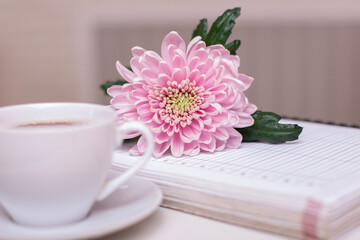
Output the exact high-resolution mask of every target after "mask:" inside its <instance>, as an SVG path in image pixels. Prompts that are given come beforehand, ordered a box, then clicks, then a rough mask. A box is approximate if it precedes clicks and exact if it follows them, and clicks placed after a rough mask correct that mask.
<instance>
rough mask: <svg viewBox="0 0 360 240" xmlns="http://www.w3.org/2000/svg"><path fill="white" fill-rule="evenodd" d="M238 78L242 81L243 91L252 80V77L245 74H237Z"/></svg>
mask: <svg viewBox="0 0 360 240" xmlns="http://www.w3.org/2000/svg"><path fill="white" fill-rule="evenodd" d="M238 78H239V80H240V81H242V82H243V83H244V87H245V88H244V91H245V90H246V89H248V88H249V87H250V85H251V84H252V82H253V81H254V78H252V77H249V76H246V75H245V74H239V77H238Z"/></svg>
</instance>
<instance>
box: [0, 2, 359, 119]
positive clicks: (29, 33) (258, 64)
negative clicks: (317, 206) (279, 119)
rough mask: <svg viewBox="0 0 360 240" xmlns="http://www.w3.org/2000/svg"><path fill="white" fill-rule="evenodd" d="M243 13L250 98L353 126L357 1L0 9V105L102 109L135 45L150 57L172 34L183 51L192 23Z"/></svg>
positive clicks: (240, 26)
mask: <svg viewBox="0 0 360 240" xmlns="http://www.w3.org/2000/svg"><path fill="white" fill-rule="evenodd" d="M236 6H240V7H242V13H241V16H240V17H239V18H238V19H237V24H236V25H235V29H234V31H233V35H232V37H231V39H230V40H233V39H241V41H242V44H241V46H240V49H239V50H238V55H239V56H240V58H241V66H240V69H239V70H240V72H242V73H245V74H247V75H250V76H253V77H255V81H254V84H253V86H252V87H251V88H250V89H249V90H248V91H247V96H248V97H249V98H250V100H251V101H252V102H254V103H255V104H257V105H258V106H259V108H260V109H262V110H266V111H274V112H277V113H279V114H281V115H284V116H287V117H298V118H307V119H311V120H322V121H332V122H335V123H347V124H358V125H360V111H359V110H360V107H359V103H360V94H359V93H358V92H359V90H360V66H359V63H360V46H359V43H360V2H359V1H356V0H353V1H351V0H341V1H340V0H339V1H337V0H336V1H335V0H334V1H329V0H318V1H310V0H305V1H291V0H290V1H289V0H272V1H271V0H246V1H232V0H223V1H209V0H207V1H205V0H183V1H175V0H172V1H165V0H163V1H160V0H157V1H145V0H142V1H141V0H131V1H130V0H126V1H110V0H105V1H100V0H98V1H91V0H87V1H85V0H61V1H60V0H50V1H45V0H37V1H34V0H29V1H25V0H24V1H16V0H15V1H12V0H0V106H4V105H12V104H19V103H29V102H47V101H81V102H96V103H101V104H108V103H109V98H108V97H106V96H105V95H104V94H103V92H102V91H101V90H100V88H99V85H100V84H102V83H103V82H105V81H106V80H116V79H118V78H119V76H118V74H117V72H116V69H115V61H116V60H120V61H121V62H122V63H123V64H126V63H128V62H129V60H130V58H131V54H130V49H131V48H132V47H133V46H135V45H139V46H142V47H144V48H146V49H152V50H155V51H157V52H159V50H160V44H161V40H162V38H163V37H164V36H165V35H166V34H167V33H168V32H169V31H171V30H176V31H178V32H179V33H180V35H181V36H182V37H183V38H184V39H185V41H186V42H189V40H190V37H191V33H192V30H193V29H194V28H195V26H196V25H197V24H198V21H199V19H201V18H204V17H206V18H208V20H209V22H210V23H212V21H213V20H214V19H215V18H216V16H218V15H220V14H221V13H222V12H223V11H224V10H225V9H227V8H233V7H236Z"/></svg>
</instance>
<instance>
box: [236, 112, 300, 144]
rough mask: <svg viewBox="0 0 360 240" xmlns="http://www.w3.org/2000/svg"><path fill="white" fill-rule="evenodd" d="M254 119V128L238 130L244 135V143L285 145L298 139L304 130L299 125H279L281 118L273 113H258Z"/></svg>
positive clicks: (254, 115)
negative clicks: (258, 142)
mask: <svg viewBox="0 0 360 240" xmlns="http://www.w3.org/2000/svg"><path fill="white" fill-rule="evenodd" d="M252 117H253V118H254V124H253V125H252V126H250V127H246V128H236V130H237V131H238V132H240V133H241V134H242V135H243V141H244V142H256V141H262V142H268V143H275V144H277V143H284V142H286V141H293V140H296V139H298V137H299V135H300V133H301V131H302V129H303V128H302V127H300V126H299V125H297V124H280V123H278V122H279V120H280V119H281V117H280V116H279V115H277V114H275V113H272V112H262V111H256V112H255V113H254V114H253V115H252Z"/></svg>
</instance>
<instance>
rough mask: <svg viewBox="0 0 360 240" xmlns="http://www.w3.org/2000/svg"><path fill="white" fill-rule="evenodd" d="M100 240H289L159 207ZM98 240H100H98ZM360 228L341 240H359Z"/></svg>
mask: <svg viewBox="0 0 360 240" xmlns="http://www.w3.org/2000/svg"><path fill="white" fill-rule="evenodd" d="M100 239H101V240H118V239H126V240H144V239H145V240H147V239H149V240H150V239H151V240H169V239H171V240H192V239H194V240H202V239H205V240H218V239H221V240H227V239H241V240H285V239H287V240H288V239H291V238H287V237H284V236H279V235H275V234H271V233H267V232H262V231H257V230H253V229H249V228H245V227H239V226H235V225H231V224H227V223H223V222H220V221H215V220H212V219H208V218H204V217H200V216H196V215H192V214H188V213H184V212H180V211H176V210H172V209H168V208H162V207H160V208H159V209H158V210H157V211H156V212H155V213H154V214H152V215H151V216H150V217H148V218H146V219H145V220H143V221H141V222H139V223H137V224H135V225H133V226H131V227H129V228H127V229H124V230H122V231H119V232H117V233H114V234H112V235H109V236H106V237H103V238H100ZM100 239H99V240H100ZM359 239H360V228H358V229H355V230H353V231H352V232H350V233H348V234H346V235H345V236H343V237H342V238H341V240H359Z"/></svg>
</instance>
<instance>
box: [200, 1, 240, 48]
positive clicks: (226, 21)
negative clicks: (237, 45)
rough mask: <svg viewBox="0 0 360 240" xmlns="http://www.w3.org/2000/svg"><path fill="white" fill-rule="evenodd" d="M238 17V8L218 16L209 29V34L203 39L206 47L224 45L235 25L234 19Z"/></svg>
mask: <svg viewBox="0 0 360 240" xmlns="http://www.w3.org/2000/svg"><path fill="white" fill-rule="evenodd" d="M239 16H240V8H238V7H237V8H233V9H228V10H226V11H225V12H224V13H223V14H222V15H221V16H219V17H218V18H217V19H216V20H215V22H214V23H213V25H212V26H211V28H210V31H209V33H208V34H207V36H206V38H205V39H204V41H205V43H206V46H209V45H214V44H222V45H225V43H226V41H227V40H228V38H229V36H230V34H231V32H232V29H233V27H234V25H235V19H236V18H237V17H239Z"/></svg>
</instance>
